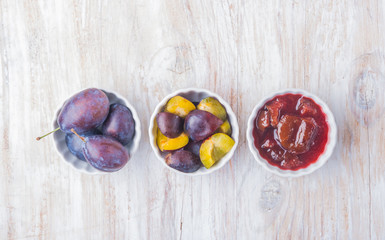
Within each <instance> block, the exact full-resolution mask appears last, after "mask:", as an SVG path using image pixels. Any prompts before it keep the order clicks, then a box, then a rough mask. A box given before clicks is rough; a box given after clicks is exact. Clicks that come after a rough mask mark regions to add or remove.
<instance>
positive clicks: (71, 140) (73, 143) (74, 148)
mask: <svg viewBox="0 0 385 240" xmlns="http://www.w3.org/2000/svg"><path fill="white" fill-rule="evenodd" d="M101 134H102V133H101V132H100V131H99V130H97V129H93V130H91V131H89V132H86V133H82V134H80V136H82V137H89V136H93V135H101ZM65 139H66V144H67V147H68V149H69V150H70V152H71V153H72V154H73V155H74V156H76V157H77V158H78V159H80V160H82V161H85V160H86V159H85V158H84V155H83V143H84V142H83V141H82V140H81V139H80V138H79V137H78V136H76V135H75V134H73V133H67V134H66V138H65Z"/></svg>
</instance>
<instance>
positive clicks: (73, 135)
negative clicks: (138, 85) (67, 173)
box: [38, 88, 141, 174]
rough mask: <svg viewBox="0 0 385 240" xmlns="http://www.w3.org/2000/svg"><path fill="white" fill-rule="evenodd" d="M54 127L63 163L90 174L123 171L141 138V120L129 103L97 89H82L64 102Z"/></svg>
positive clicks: (112, 93) (114, 94)
mask: <svg viewBox="0 0 385 240" xmlns="http://www.w3.org/2000/svg"><path fill="white" fill-rule="evenodd" d="M53 127H54V129H55V130H54V131H53V134H54V141H55V146H56V149H57V151H58V153H59V154H60V155H61V156H62V158H63V160H65V162H67V163H68V164H70V165H71V166H73V167H74V168H76V169H77V170H79V171H81V172H85V173H90V174H101V173H108V172H116V171H118V170H120V169H122V168H123V167H124V166H125V165H126V164H127V162H128V161H129V160H130V158H131V157H132V155H133V154H134V153H135V151H136V150H137V148H138V146H139V141H140V136H141V132H140V121H139V118H138V115H137V113H136V111H135V109H134V108H133V107H132V106H131V104H130V103H129V102H128V101H127V100H125V99H124V98H123V97H122V96H120V95H119V94H117V93H115V92H111V91H105V90H101V89H97V88H88V89H84V90H82V91H80V92H78V93H76V94H75V95H73V96H72V97H70V98H69V99H67V100H66V101H65V102H64V104H63V105H62V106H61V107H60V108H59V109H58V110H57V113H56V115H55V118H54V121H53ZM45 136H46V135H44V136H43V137H45ZM41 138H42V137H39V138H38V140H40V139H41Z"/></svg>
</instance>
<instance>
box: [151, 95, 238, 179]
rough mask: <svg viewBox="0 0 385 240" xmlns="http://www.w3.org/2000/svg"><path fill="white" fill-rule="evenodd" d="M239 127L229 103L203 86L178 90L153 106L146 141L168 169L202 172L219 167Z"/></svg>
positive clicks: (227, 156)
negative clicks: (148, 140) (202, 87)
mask: <svg viewBox="0 0 385 240" xmlns="http://www.w3.org/2000/svg"><path fill="white" fill-rule="evenodd" d="M238 136H239V127H238V122H237V118H236V116H235V114H234V112H233V110H232V109H231V107H230V105H229V104H228V103H227V102H226V101H225V100H223V99H222V98H221V97H220V96H219V95H217V94H215V93H213V92H210V91H208V90H205V89H198V88H188V89H182V90H178V91H176V92H174V93H172V94H170V95H168V96H167V97H165V98H164V99H163V100H162V101H161V102H160V103H159V104H158V105H157V107H156V108H155V110H154V112H153V114H152V116H151V119H150V126H149V137H150V144H151V146H152V149H153V150H154V153H155V155H156V156H157V158H158V159H159V160H160V161H161V162H162V163H163V164H164V165H165V166H166V167H167V168H169V169H171V170H172V171H175V172H177V173H181V174H186V175H191V176H195V175H203V174H208V173H211V172H214V171H215V170H218V169H219V168H221V167H223V166H224V165H225V164H226V163H227V162H228V161H229V160H230V159H231V157H232V156H233V154H234V152H235V149H236V147H237V145H238Z"/></svg>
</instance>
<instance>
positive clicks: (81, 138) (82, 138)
mask: <svg viewBox="0 0 385 240" xmlns="http://www.w3.org/2000/svg"><path fill="white" fill-rule="evenodd" d="M71 132H73V133H74V134H75V135H76V136H78V137H79V138H80V140H82V141H83V142H86V140H84V137H81V136H80V135H79V134H78V133H77V132H76V131H75V130H74V129H73V128H71Z"/></svg>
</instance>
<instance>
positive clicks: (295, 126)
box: [247, 89, 337, 177]
mask: <svg viewBox="0 0 385 240" xmlns="http://www.w3.org/2000/svg"><path fill="white" fill-rule="evenodd" d="M336 138H337V127H336V123H335V120H334V116H333V114H332V112H331V111H330V109H329V107H328V106H327V105H326V104H325V103H324V102H323V101H322V100H321V99H319V98H318V97H317V96H315V95H313V94H311V93H308V92H306V91H304V90H300V89H287V90H283V91H279V92H276V93H274V94H272V95H270V96H268V97H266V98H264V99H263V100H262V101H260V102H259V103H258V104H257V105H256V106H255V108H254V110H253V112H252V114H251V116H250V118H249V121H248V129H247V140H248V143H249V148H250V150H251V152H252V153H253V155H254V158H255V159H256V160H257V162H258V163H260V164H261V165H262V166H263V167H264V168H265V169H267V170H268V171H270V172H273V173H275V174H277V175H280V176H285V177H298V176H303V175H306V174H310V173H312V172H314V171H315V170H317V169H318V168H320V167H321V166H322V165H324V164H325V163H326V161H327V160H328V159H329V158H330V156H331V154H332V152H333V150H334V147H335V145H336Z"/></svg>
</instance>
